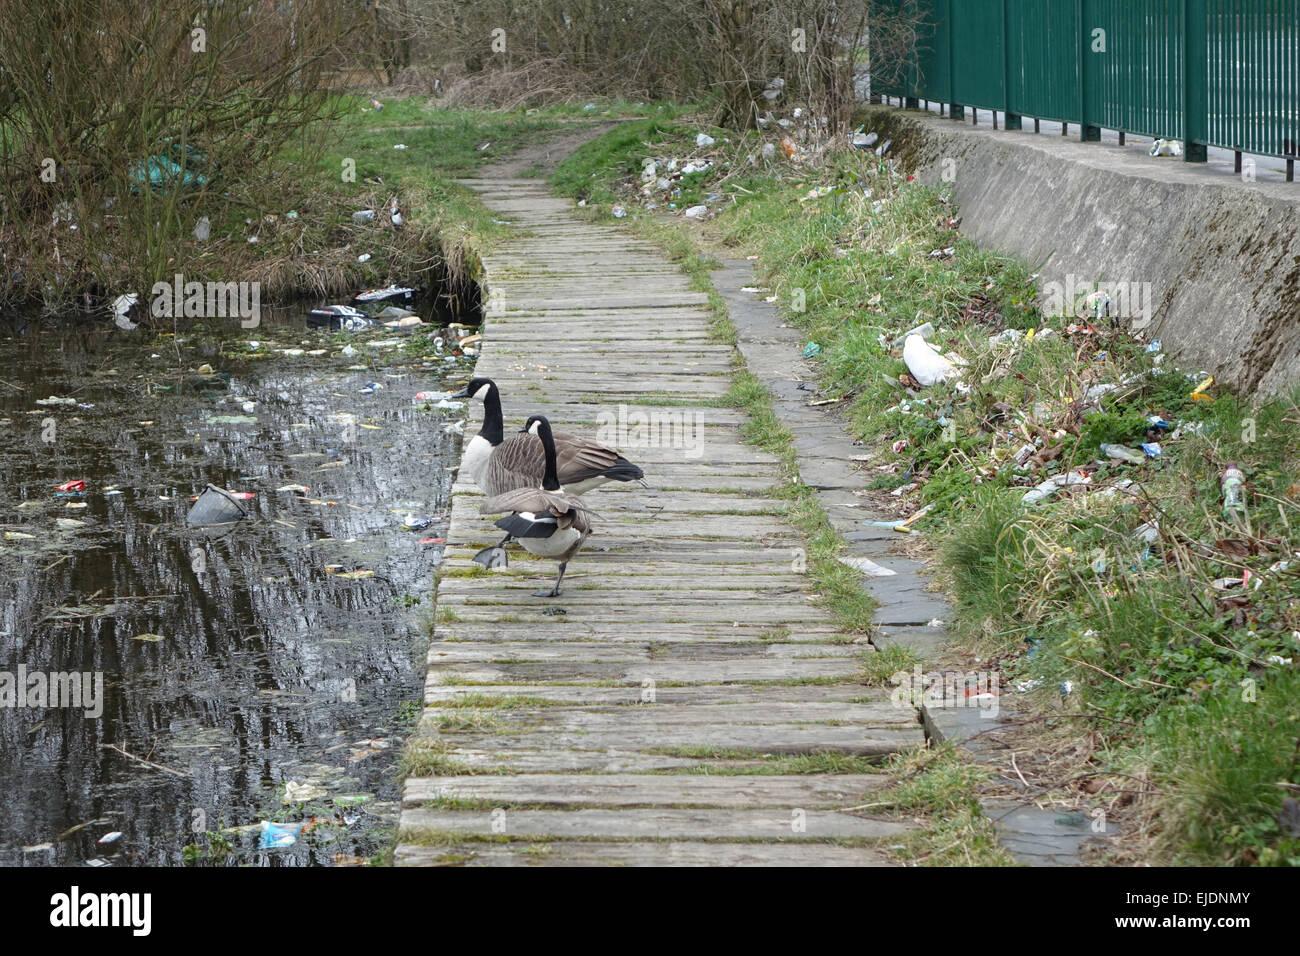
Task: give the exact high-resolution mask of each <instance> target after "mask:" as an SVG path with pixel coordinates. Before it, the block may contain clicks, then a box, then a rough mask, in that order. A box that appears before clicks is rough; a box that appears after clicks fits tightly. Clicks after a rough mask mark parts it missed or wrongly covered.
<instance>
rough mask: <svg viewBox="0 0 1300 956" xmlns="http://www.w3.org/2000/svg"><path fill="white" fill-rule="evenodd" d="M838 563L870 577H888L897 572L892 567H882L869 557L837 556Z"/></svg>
mask: <svg viewBox="0 0 1300 956" xmlns="http://www.w3.org/2000/svg"><path fill="white" fill-rule="evenodd" d="M838 560H839V562H840V564H844V565H847V566H848V567H850V568H852V569H853V570H854V571H857V572H859V573H861V574H865V575H867V577H871V578H889V577H893V576H894V575H896V574H898V572H897V571H895V570H893V569H892V568H886V567H882V566H881V565H879V564H876V562H874V561H872V560H871V559H870V558H857V557H854V558H839V559H838Z"/></svg>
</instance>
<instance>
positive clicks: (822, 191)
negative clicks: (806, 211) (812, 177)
mask: <svg viewBox="0 0 1300 956" xmlns="http://www.w3.org/2000/svg"><path fill="white" fill-rule="evenodd" d="M833 192H835V187H834V186H814V187H813V188H812V189H810V190H808V192H807V193H806V194H805V195H803V196H802V197H800V199H799V201H800V202H808V201H809V200H811V199H821V198H823V197H825V196H829V195H830V194H831V193H833Z"/></svg>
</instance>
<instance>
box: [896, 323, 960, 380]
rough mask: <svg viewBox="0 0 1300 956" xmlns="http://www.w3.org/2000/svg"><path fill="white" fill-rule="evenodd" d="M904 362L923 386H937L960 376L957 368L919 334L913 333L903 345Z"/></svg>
mask: <svg viewBox="0 0 1300 956" xmlns="http://www.w3.org/2000/svg"><path fill="white" fill-rule="evenodd" d="M903 362H904V364H906V365H907V369H908V371H909V372H911V373H912V376H913V377H914V378H915V379H916V380H917V381H918V382H920V383H921V384H922V385H926V386H929V385H937V384H939V383H940V382H946V381H948V380H949V379H953V378H956V377H957V375H958V374H959V373H958V371H957V366H956V365H954V364H953V363H952V362H951V361H949V360H948V359H946V358H945V357H944V356H942V355H940V354H939V353H938V352H937V351H935V349H934V347H933V346H931V345H930V343H929V342H927V341H926V340H925V339H924V338H922V337H921V336H920V335H919V334H916V333H913V334H912V335H909V336H908V337H907V340H906V341H905V342H904V343H903Z"/></svg>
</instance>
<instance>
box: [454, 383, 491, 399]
mask: <svg viewBox="0 0 1300 956" xmlns="http://www.w3.org/2000/svg"><path fill="white" fill-rule="evenodd" d="M496 387H497V386H496V382H494V381H492V379H490V378H471V379H470V380H469V384H468V385H466V386H465V387H464V388H462V389H461V390H460V391H459V392H457V393H456V394H455V395H453V396H452V398H476V399H478V400H479V401H480V402H486V401H487V399H488V396H489V395H491V394H492V393H493V392H495V391H496Z"/></svg>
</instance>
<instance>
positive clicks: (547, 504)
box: [479, 415, 591, 597]
mask: <svg viewBox="0 0 1300 956" xmlns="http://www.w3.org/2000/svg"><path fill="white" fill-rule="evenodd" d="M525 432H526V433H527V434H530V435H532V436H534V437H536V438H537V439H538V440H539V441H540V442H541V444H542V450H543V455H544V460H545V464H544V465H543V474H542V481H541V485H540V486H538V487H531V488H515V489H513V490H511V491H507V492H505V493H504V494H499V495H493V496H492V497H490V498H488V499H487V500H486V501H484V502H483V503H482V504H481V505H480V506H479V514H485V515H494V514H501V513H502V512H509V513H508V514H507V515H506V516H505V517H504V518H502V519H500V520H499V521H497V522H496V526H497V527H498V528H500V529H501V530H503V531H505V532H506V538H507V540H509V539H510V538H512V537H513V538H517V539H518V541H519V543H520V545H522V546H523V548H524V550H525V551H528V552H530V553H531V554H535V555H538V556H539V557H543V558H552V559H554V560H556V561H558V562H560V573H559V574H558V575H557V576H556V578H555V586H554V587H552V588H551V589H550V590H549V591H535V592H533V595H534V597H557V596H558V595H559V593H560V582H561V581H563V580H564V570H565V568H567V567H568V565H569V560H570V559H571V558H572V557H573V556H574V555H575V554H577V553H578V549H580V548H581V547H582V545H583V542H585V541H586V540H587V537H588V536H589V535H590V534H591V522H590V521H589V520H588V518H587V509H586V507H585V506H584V505H583V503H582V502H581V501H580V500H579V499H578V498H575V497H574V496H573V495H570V494H566V493H565V490H564V488H563V487H562V486H561V485H560V481H559V477H558V474H557V470H556V448H555V438H554V435H553V434H552V432H551V423H550V422H549V421H547V420H546V417H545V416H543V415H534V416H532V417H531V418H530V419H528V424H527V425H526V426H525Z"/></svg>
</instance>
